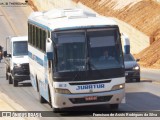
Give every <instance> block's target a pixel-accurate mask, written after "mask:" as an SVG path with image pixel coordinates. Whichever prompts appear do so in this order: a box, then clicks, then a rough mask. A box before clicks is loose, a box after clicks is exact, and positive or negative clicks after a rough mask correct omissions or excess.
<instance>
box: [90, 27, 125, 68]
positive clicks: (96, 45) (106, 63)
mask: <svg viewBox="0 0 160 120" xmlns="http://www.w3.org/2000/svg"><path fill="white" fill-rule="evenodd" d="M87 35H88V39H89V43H90V51H89V53H90V54H89V55H90V66H91V68H92V69H99V70H102V69H110V68H120V67H122V66H123V58H122V52H121V48H120V46H121V44H120V39H119V34H118V31H117V30H116V29H109V30H96V31H95V30H90V31H88V32H87Z"/></svg>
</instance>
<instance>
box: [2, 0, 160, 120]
mask: <svg viewBox="0 0 160 120" xmlns="http://www.w3.org/2000/svg"><path fill="white" fill-rule="evenodd" d="M14 1H17V0H14ZM30 12H32V10H31V8H30V7H29V6H28V7H1V6H0V26H1V29H0V44H1V45H3V46H4V47H5V37H7V36H9V35H26V34H27V17H28V16H29V14H30ZM147 72H148V71H147ZM148 73H150V72H148ZM148 73H145V72H143V71H142V74H143V81H142V82H140V83H127V84H126V103H125V104H121V105H120V107H119V111H160V102H159V101H160V92H159V91H160V83H159V82H156V81H154V82H152V81H153V79H152V78H153V77H151V78H149V79H147V78H145V76H147V75H148ZM150 74H151V75H150V76H152V73H150ZM158 79H159V80H160V75H158V74H157V76H156V80H158ZM74 110H76V109H74ZM77 110H78V111H84V110H85V111H89V110H91V111H92V110H97V111H110V110H109V109H108V106H107V105H106V106H93V107H81V108H78V109H77ZM0 111H52V109H51V108H50V106H49V105H48V104H40V103H39V101H38V94H37V93H36V92H35V90H34V89H33V88H32V86H31V84H30V83H23V84H21V85H20V87H16V88H15V87H13V85H9V84H8V81H7V80H6V78H5V64H4V62H3V61H2V63H0ZM53 115H54V116H55V117H56V118H54V119H70V117H67V118H63V117H66V116H76V119H79V120H81V119H83V117H78V118H77V116H85V118H86V119H92V120H94V119H96V117H95V118H93V117H92V114H83V113H80V112H79V113H77V114H61V113H53ZM25 119H29V118H25ZM35 119H36V118H35ZM38 119H53V118H38ZM101 119H111V120H112V119H113V118H101ZM114 119H115V118H114ZM116 119H123V120H124V119H127V117H126V118H116ZM145 119H150V118H145ZM155 119H158V118H154V120H155Z"/></svg>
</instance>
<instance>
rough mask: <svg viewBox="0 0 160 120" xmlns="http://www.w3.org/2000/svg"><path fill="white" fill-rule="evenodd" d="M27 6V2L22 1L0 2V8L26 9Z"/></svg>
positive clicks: (4, 0)
mask: <svg viewBox="0 0 160 120" xmlns="http://www.w3.org/2000/svg"><path fill="white" fill-rule="evenodd" d="M28 4H29V2H28V0H22V1H21V2H14V1H13V0H0V6H2V7H26V6H28Z"/></svg>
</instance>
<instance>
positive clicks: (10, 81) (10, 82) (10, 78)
mask: <svg viewBox="0 0 160 120" xmlns="http://www.w3.org/2000/svg"><path fill="white" fill-rule="evenodd" d="M8 78H9V79H8V83H9V84H13V81H12V77H11V76H9V77H8Z"/></svg>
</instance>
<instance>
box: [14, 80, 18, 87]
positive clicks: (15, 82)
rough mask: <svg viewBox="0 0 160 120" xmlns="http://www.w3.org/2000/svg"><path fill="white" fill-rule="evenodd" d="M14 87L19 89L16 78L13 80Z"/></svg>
mask: <svg viewBox="0 0 160 120" xmlns="http://www.w3.org/2000/svg"><path fill="white" fill-rule="evenodd" d="M13 86H14V87H17V86H18V81H17V80H15V79H14V78H13Z"/></svg>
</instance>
